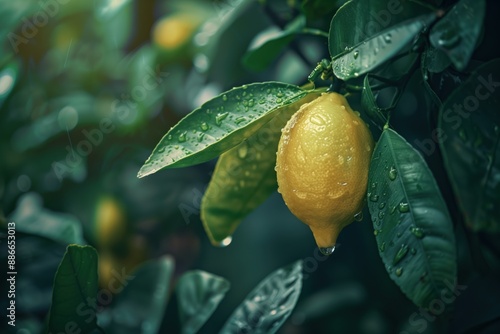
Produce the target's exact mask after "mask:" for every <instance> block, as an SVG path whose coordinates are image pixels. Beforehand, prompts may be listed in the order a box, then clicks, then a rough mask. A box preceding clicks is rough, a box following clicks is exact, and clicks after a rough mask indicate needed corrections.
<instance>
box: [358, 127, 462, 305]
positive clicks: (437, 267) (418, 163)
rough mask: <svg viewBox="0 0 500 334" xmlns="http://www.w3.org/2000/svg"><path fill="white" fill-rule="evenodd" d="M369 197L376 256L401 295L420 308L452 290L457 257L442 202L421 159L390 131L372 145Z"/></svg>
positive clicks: (450, 225) (444, 205)
mask: <svg viewBox="0 0 500 334" xmlns="http://www.w3.org/2000/svg"><path fill="white" fill-rule="evenodd" d="M367 197H368V208H369V209H370V214H371V218H372V222H373V227H374V234H375V236H376V240H377V244H378V248H379V254H380V256H381V258H382V261H383V262H384V264H385V266H386V269H387V272H388V273H389V275H390V277H391V279H392V280H393V281H394V282H395V283H396V284H397V285H398V286H399V287H400V289H401V290H402V291H403V293H404V294H405V295H406V296H407V297H408V298H409V299H410V300H411V301H412V302H413V303H414V304H415V305H417V306H418V307H423V308H427V307H429V305H430V303H431V302H432V301H434V300H441V298H442V297H441V296H442V293H444V292H446V293H448V294H449V293H452V292H453V287H454V285H455V282H456V275H457V267H456V261H457V259H456V254H455V247H456V246H455V236H454V231H453V224H452V221H451V218H450V215H449V213H448V209H447V207H446V203H445V202H444V200H443V198H442V196H441V192H440V190H439V188H438V186H437V184H436V181H435V179H434V177H433V175H432V173H431V171H430V170H429V168H428V167H427V164H426V163H425V160H424V159H423V158H422V156H421V155H420V154H419V153H418V152H417V151H416V150H415V149H414V148H413V147H411V145H410V144H409V143H408V142H406V141H405V140H404V139H403V138H402V137H401V136H400V135H399V134H397V133H396V132H394V131H393V130H391V129H387V130H385V131H384V132H383V133H382V136H381V137H380V140H379V142H378V143H377V145H376V147H375V150H374V153H373V158H372V162H371V165H370V173H369V181H368V196H367ZM450 289H451V291H450ZM445 304H446V303H445ZM446 306H449V305H446Z"/></svg>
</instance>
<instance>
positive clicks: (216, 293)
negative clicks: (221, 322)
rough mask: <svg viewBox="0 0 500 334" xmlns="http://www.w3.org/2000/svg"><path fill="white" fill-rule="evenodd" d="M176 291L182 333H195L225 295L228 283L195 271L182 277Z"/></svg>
mask: <svg viewBox="0 0 500 334" xmlns="http://www.w3.org/2000/svg"><path fill="white" fill-rule="evenodd" d="M176 290H177V300H178V301H179V313H180V318H181V323H182V333H186V334H187V333H196V332H198V330H199V329H200V328H201V326H203V324H204V323H205V322H206V321H207V320H208V318H209V317H210V316H211V315H212V313H213V312H214V311H215V309H216V308H217V306H218V305H219V303H220V301H221V300H222V298H224V296H225V295H226V292H227V291H228V290H229V282H228V281H227V280H226V279H224V278H222V277H219V276H215V275H212V274H210V273H207V272H204V271H201V270H196V271H191V272H187V273H185V274H184V275H182V277H181V278H180V279H179V282H178V283H177V287H176Z"/></svg>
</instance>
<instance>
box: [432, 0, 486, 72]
mask: <svg viewBox="0 0 500 334" xmlns="http://www.w3.org/2000/svg"><path fill="white" fill-rule="evenodd" d="M485 10H486V1H484V0H462V1H460V2H459V3H457V4H456V5H455V6H454V7H453V8H452V9H451V10H450V12H449V13H447V14H446V16H445V17H443V18H442V19H441V20H440V21H439V22H438V23H436V25H435V26H434V27H433V28H432V29H431V31H430V35H429V39H430V41H431V44H432V46H434V47H435V48H436V49H439V50H442V51H444V52H445V53H446V54H447V55H448V57H449V58H450V60H451V61H452V63H453V65H455V67H456V68H457V69H458V70H460V71H462V70H464V69H465V67H466V66H467V64H468V63H469V59H470V57H471V56H472V53H473V52H474V50H475V48H476V46H477V42H478V39H479V35H480V33H481V29H482V26H483V19H484V15H485Z"/></svg>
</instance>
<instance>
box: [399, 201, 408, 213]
mask: <svg viewBox="0 0 500 334" xmlns="http://www.w3.org/2000/svg"><path fill="white" fill-rule="evenodd" d="M398 209H399V212H401V213H405V212H408V211H410V206H409V205H408V203H405V202H401V203H399V206H398Z"/></svg>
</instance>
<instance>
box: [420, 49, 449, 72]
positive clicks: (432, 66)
mask: <svg viewBox="0 0 500 334" xmlns="http://www.w3.org/2000/svg"><path fill="white" fill-rule="evenodd" d="M450 64H451V61H450V59H449V58H448V56H446V54H445V53H444V52H443V51H441V50H439V49H436V48H434V47H432V46H430V45H429V46H428V47H427V48H426V49H425V51H424V53H422V67H423V68H424V69H425V70H427V71H429V72H432V73H439V72H442V71H444V70H445V69H446V68H447V67H448V66H450Z"/></svg>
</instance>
